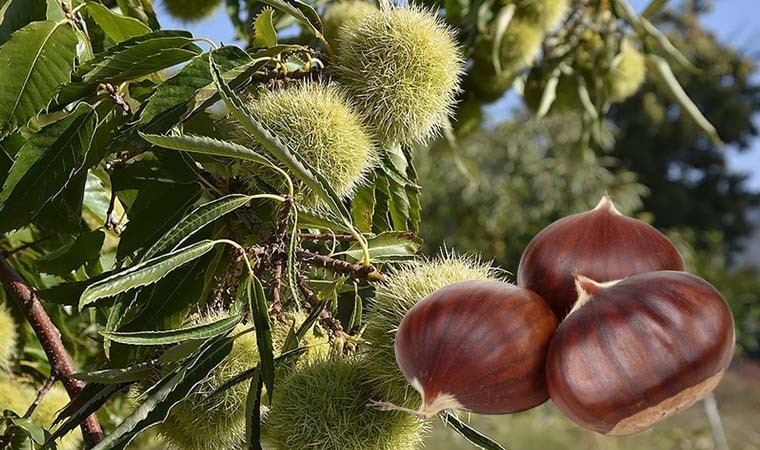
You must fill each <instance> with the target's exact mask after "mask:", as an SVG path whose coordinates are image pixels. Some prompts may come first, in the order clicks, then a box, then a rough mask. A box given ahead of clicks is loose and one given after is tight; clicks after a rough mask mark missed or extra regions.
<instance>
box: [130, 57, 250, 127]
mask: <svg viewBox="0 0 760 450" xmlns="http://www.w3.org/2000/svg"><path fill="white" fill-rule="evenodd" d="M213 53H214V55H215V58H216V61H217V62H218V63H219V65H220V67H221V68H222V70H224V71H225V75H224V76H225V79H229V80H232V79H233V78H234V76H233V73H232V72H230V71H232V70H233V69H234V68H236V67H239V66H241V65H243V64H244V63H245V62H247V61H250V59H251V57H250V56H249V55H248V54H247V53H246V52H244V51H243V50H241V49H239V48H238V47H232V46H227V47H222V48H219V49H216V50H214V51H213ZM235 73H236V72H235ZM213 82H214V80H212V79H211V72H210V71H209V65H208V54H207V53H204V54H201V55H198V56H196V57H194V58H193V59H192V60H191V61H190V62H189V63H187V65H185V66H184V67H183V68H182V69H181V70H180V71H179V72H177V74H176V75H174V76H173V77H171V78H169V79H168V80H166V81H165V82H163V83H161V84H160V85H159V86H158V87H157V88H156V91H155V93H154V94H153V95H151V96H150V98H149V99H148V101H147V105H145V107H144V108H143V110H142V111H141V112H140V119H139V124H140V125H141V126H146V128H147V129H149V130H150V132H151V133H156V132H165V131H167V130H169V129H170V128H171V127H172V126H173V125H174V124H176V123H178V122H179V120H180V119H181V118H182V117H183V115H184V114H185V112H186V110H187V107H188V104H189V103H190V102H191V101H192V100H193V98H194V97H195V96H196V93H197V92H199V90H201V89H202V88H204V87H206V86H210V85H213ZM214 92H216V91H215V90H214V91H213V92H212V93H211V95H213V93H214ZM201 103H202V102H201ZM158 123H162V124H164V123H165V124H167V125H168V126H161V127H160V128H159V127H158V126H157V124H158ZM149 124H150V126H148V125H149Z"/></svg>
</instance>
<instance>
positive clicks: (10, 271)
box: [0, 253, 103, 447]
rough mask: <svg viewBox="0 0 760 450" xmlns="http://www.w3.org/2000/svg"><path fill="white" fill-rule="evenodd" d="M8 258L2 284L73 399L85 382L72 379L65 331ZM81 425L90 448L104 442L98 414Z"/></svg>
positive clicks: (1, 269) (0, 264) (0, 267)
mask: <svg viewBox="0 0 760 450" xmlns="http://www.w3.org/2000/svg"><path fill="white" fill-rule="evenodd" d="M5 257H6V255H5V253H0V281H2V283H3V284H4V285H5V287H6V290H7V291H8V293H9V294H10V296H11V297H13V298H14V299H15V300H16V302H17V303H18V306H19V307H20V308H21V310H22V311H23V312H24V315H25V316H26V319H27V321H28V322H29V324H30V325H31V326H32V329H33V330H34V333H35V334H36V335H37V339H39V341H40V344H41V345H42V348H43V349H44V350H45V355H47V358H48V361H50V367H51V369H52V374H54V375H55V376H57V377H59V378H60V380H61V382H62V383H63V386H64V387H65V388H66V391H67V392H68V393H69V397H70V398H73V397H74V396H75V395H77V394H78V393H79V392H80V391H81V390H82V388H84V383H83V382H81V381H79V380H77V379H75V378H72V377H71V375H73V374H74V373H76V369H75V368H74V363H73V361H72V360H71V357H70V356H69V354H68V353H67V352H66V348H65V347H64V346H63V342H62V341H61V332H60V331H59V330H58V328H56V326H55V324H53V322H52V321H51V320H50V316H48V315H47V313H46V312H45V308H44V307H43V306H42V303H41V302H40V300H39V298H38V297H37V294H36V293H35V292H34V290H33V289H32V288H31V287H30V286H29V284H28V283H27V282H26V281H25V280H24V279H23V278H22V277H21V275H20V274H19V273H18V272H16V269H14V268H13V266H11V265H10V263H9V262H8V260H6V259H5ZM80 426H81V428H82V435H83V436H84V439H85V442H86V443H87V445H88V446H90V447H91V446H93V445H95V444H97V443H98V442H100V441H101V440H102V439H103V429H102V428H101V427H100V423H99V422H98V418H97V417H96V416H95V414H92V415H90V416H88V417H87V418H86V419H85V420H84V421H83V422H82V423H81V424H80Z"/></svg>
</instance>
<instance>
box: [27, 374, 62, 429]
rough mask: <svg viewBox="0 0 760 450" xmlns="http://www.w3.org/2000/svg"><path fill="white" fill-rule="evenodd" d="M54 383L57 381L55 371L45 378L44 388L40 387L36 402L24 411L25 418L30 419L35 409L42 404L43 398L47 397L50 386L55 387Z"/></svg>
mask: <svg viewBox="0 0 760 450" xmlns="http://www.w3.org/2000/svg"><path fill="white" fill-rule="evenodd" d="M54 383H55V373H51V374H50V377H48V379H47V380H45V384H43V385H42V388H40V390H39V391H37V397H35V399H34V402H32V404H31V405H29V409H27V410H26V412H25V413H24V419H28V418H30V417H32V414H33V413H34V410H35V409H37V407H38V406H40V403H41V402H42V399H43V398H45V396H46V395H47V393H48V391H50V388H52V387H53V384H54Z"/></svg>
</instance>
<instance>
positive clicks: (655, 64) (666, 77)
mask: <svg viewBox="0 0 760 450" xmlns="http://www.w3.org/2000/svg"><path fill="white" fill-rule="evenodd" d="M646 58H647V65H648V66H649V70H650V71H652V72H654V73H655V74H656V75H657V76H658V78H659V79H660V81H661V82H662V83H663V84H664V85H665V87H667V88H668V90H669V91H670V93H671V95H672V96H673V98H674V99H675V100H676V101H677V102H678V104H679V105H681V108H683V110H684V111H685V112H686V114H688V115H689V117H691V119H692V120H693V121H694V123H695V124H697V126H698V127H699V128H701V129H702V131H704V132H705V134H707V136H708V137H709V138H710V139H711V140H712V141H713V142H714V143H716V144H722V143H723V142H722V141H721V139H720V136H718V131H717V130H716V129H715V127H714V126H713V125H712V124H711V123H710V121H709V120H708V119H707V117H705V116H704V114H702V111H700V110H699V108H698V107H697V105H695V104H694V102H693V101H692V100H691V98H689V94H687V93H686V91H685V90H684V89H683V87H682V86H681V83H679V82H678V79H677V78H676V76H675V74H674V73H673V71H672V70H671V68H670V64H668V62H667V61H666V60H665V59H664V58H662V57H660V56H657V55H646Z"/></svg>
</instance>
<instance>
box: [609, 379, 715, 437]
mask: <svg viewBox="0 0 760 450" xmlns="http://www.w3.org/2000/svg"><path fill="white" fill-rule="evenodd" d="M724 374H725V370H724V369H720V370H719V371H718V373H716V374H715V375H713V376H711V377H710V378H708V379H706V380H705V381H703V382H701V383H699V384H697V385H695V386H692V387H690V388H687V389H684V390H683V391H681V392H679V393H678V394H676V395H674V396H672V397H670V398H667V399H665V400H663V401H661V402H660V403H658V404H657V405H654V406H651V407H649V408H647V409H645V410H643V411H641V412H638V413H636V414H634V415H632V416H630V417H627V418H625V419H623V420H621V421H620V422H618V423H617V424H616V425H615V427H614V428H612V429H611V430H610V431H608V432H607V433H605V434H606V435H608V436H625V435H627V434H634V433H638V432H639V431H643V430H645V429H647V428H649V427H651V426H652V425H654V424H655V423H657V422H660V421H661V420H665V419H666V418H668V417H670V416H673V415H675V414H678V413H679V412H681V411H683V410H685V409H687V408H689V407H690V406H692V405H693V404H694V403H696V402H698V401H699V400H701V399H702V398H704V396H705V395H707V394H708V393H709V392H710V391H712V390H713V389H715V387H716V386H717V385H718V383H719V382H720V380H721V379H722V378H723V375H724Z"/></svg>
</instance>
